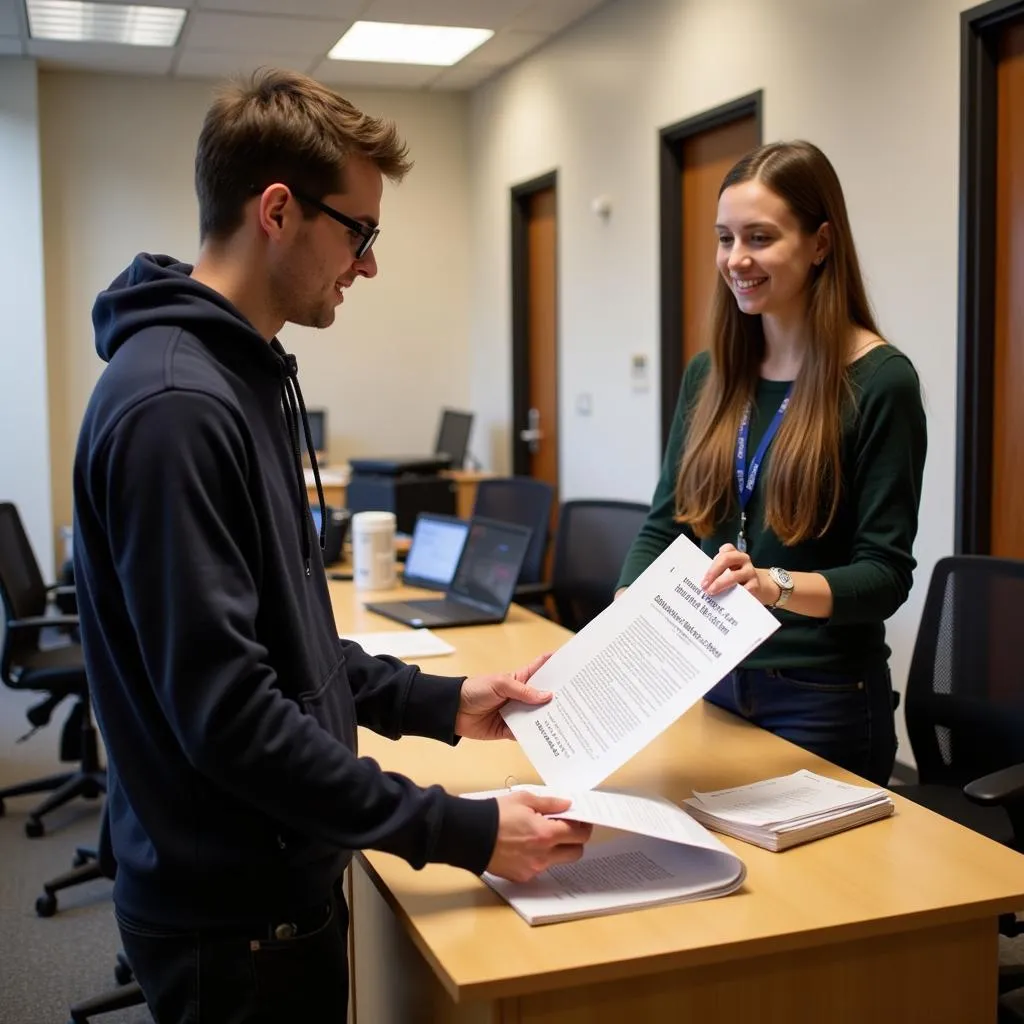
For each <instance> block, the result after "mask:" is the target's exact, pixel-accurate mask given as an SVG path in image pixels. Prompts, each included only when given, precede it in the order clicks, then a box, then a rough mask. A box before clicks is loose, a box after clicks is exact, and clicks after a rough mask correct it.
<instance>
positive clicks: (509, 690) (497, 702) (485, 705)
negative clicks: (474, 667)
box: [455, 654, 551, 740]
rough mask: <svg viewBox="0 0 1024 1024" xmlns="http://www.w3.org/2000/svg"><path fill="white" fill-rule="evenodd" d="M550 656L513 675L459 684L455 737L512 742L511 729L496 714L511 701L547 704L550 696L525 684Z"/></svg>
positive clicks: (473, 679)
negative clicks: (460, 694) (459, 693)
mask: <svg viewBox="0 0 1024 1024" xmlns="http://www.w3.org/2000/svg"><path fill="white" fill-rule="evenodd" d="M550 657H551V655H550V654H542V655H541V656H540V657H539V658H538V659H537V660H536V661H533V662H531V663H530V664H529V665H527V666H526V667H525V668H521V669H519V670H518V671H516V672H512V673H502V674H499V675H493V676H470V677H469V678H468V679H467V680H466V681H465V682H464V683H463V684H462V696H461V698H460V699H459V712H458V714H457V715H456V716H455V734H456V736H465V737H466V738H467V739H473V740H510V739H512V730H511V729H509V727H508V726H507V725H506V724H505V720H504V719H503V718H502V717H501V715H500V714H498V712H499V710H500V709H501V708H503V707H504V706H505V705H506V704H507V703H508V702H509V701H511V700H518V701H522V702H523V703H524V704H546V703H547V702H548V701H549V700H551V694H550V693H547V692H545V691H542V690H536V689H534V688H533V687H532V686H528V685H527V682H528V681H529V679H530V677H531V676H532V675H533V674H534V672H536V671H537V670H538V669H539V668H540V667H541V665H543V664H544V662H545V661H547V660H548V658H550Z"/></svg>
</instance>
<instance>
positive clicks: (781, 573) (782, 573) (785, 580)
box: [775, 569, 793, 587]
mask: <svg viewBox="0 0 1024 1024" xmlns="http://www.w3.org/2000/svg"><path fill="white" fill-rule="evenodd" d="M775 575H776V577H778V583H779V586H780V587H791V586H793V577H792V576H790V575H789V573H788V572H786V570H785V569H776V570H775Z"/></svg>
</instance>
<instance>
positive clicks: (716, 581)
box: [700, 544, 782, 607]
mask: <svg viewBox="0 0 1024 1024" xmlns="http://www.w3.org/2000/svg"><path fill="white" fill-rule="evenodd" d="M700 586H701V589H702V590H703V591H704V593H705V594H707V595H708V597H715V596H717V595H718V594H723V593H725V591H727V590H728V589H729V588H730V587H735V586H740V587H745V588H746V589H747V590H749V591H750V593H752V594H753V595H754V597H756V598H757V599H758V601H760V602H761V604H763V605H767V606H768V607H771V606H772V605H773V604H775V602H776V601H778V599H779V597H780V596H781V594H782V590H781V588H780V587H779V585H778V584H777V583H776V582H775V581H774V580H773V579H772V578H771V577H770V576H769V575H768V570H767V569H758V568H756V567H755V566H754V563H753V562H751V560H750V555H748V554H747V553H746V552H745V551H740V550H739V549H738V548H737V547H736V546H735V545H734V544H723V545H722V546H721V547H720V548H719V549H718V554H717V555H715V557H714V559H713V560H712V562H711V565H710V566H709V567H708V571H707V572H706V573H705V574H704V578H703V579H702V580H701V581H700Z"/></svg>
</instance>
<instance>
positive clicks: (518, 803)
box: [487, 792, 593, 882]
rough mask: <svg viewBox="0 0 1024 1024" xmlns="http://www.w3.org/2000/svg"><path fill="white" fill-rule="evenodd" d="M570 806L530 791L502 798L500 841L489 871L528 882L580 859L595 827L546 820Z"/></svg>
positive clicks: (499, 816)
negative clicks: (559, 865) (556, 867)
mask: <svg viewBox="0 0 1024 1024" xmlns="http://www.w3.org/2000/svg"><path fill="white" fill-rule="evenodd" d="M570 804H571V801H569V800H562V799H561V798H558V797H553V796H535V795H534V794H533V793H528V792H519V793H510V794H509V795H508V796H501V797H498V841H497V843H495V845H494V853H493V855H492V856H491V860H490V863H489V864H488V865H487V870H488V871H489V872H490V873H491V874H492V875H497V876H498V877H499V878H507V879H508V880H509V881H510V882H528V881H529V880H530V879H531V878H533V877H534V876H536V875H539V874H540V873H541V872H542V871H547V869H548V868H549V867H551V866H552V865H554V864H571V863H572V862H574V861H577V860H579V859H580V857H582V856H583V844H584V843H585V842H586V841H587V840H588V839H589V838H590V835H591V833H592V832H593V826H591V825H584V824H581V823H580V822H578V821H565V820H563V819H561V818H545V817H544V815H545V814H557V813H559V812H560V811H567V810H568V809H569V806H570Z"/></svg>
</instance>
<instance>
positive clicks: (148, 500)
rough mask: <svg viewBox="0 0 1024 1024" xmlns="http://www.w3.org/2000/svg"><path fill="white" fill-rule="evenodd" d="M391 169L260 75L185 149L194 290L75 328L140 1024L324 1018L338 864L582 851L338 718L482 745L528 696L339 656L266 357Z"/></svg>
mask: <svg viewBox="0 0 1024 1024" xmlns="http://www.w3.org/2000/svg"><path fill="white" fill-rule="evenodd" d="M409 166H410V165H409V162H408V160H407V157H406V149H405V146H404V145H403V143H402V142H401V140H400V139H399V138H398V136H397V134H396V132H395V128H394V126H393V125H391V124H390V123H388V122H385V121H381V120H379V119H376V118H371V117H368V116H366V115H364V114H362V113H360V112H359V111H358V110H356V109H355V108H354V107H352V106H351V104H349V103H347V102H346V101H345V100H343V99H341V98H340V97H338V96H337V95H336V94H334V93H333V92H330V91H329V90H327V89H325V88H323V87H322V86H320V85H319V84H318V83H316V82H314V81H312V80H310V79H308V78H305V77H303V76H301V75H294V74H290V73H286V72H280V71H269V72H263V73H261V74H258V75H257V76H254V78H253V80H252V81H251V82H249V83H247V84H245V85H235V86H232V87H230V88H228V89H226V90H225V91H223V92H222V94H221V95H220V96H219V98H218V99H217V100H216V102H215V103H214V104H213V106H212V107H211V109H210V110H209V112H208V114H207V116H206V120H205V122H204V125H203V128H202V133H201V135H200V139H199V146H198V152H197V156H196V190H197V193H198V197H199V210H200V238H201V251H200V256H199V261H198V263H197V264H196V266H195V267H194V268H193V267H190V266H187V265H186V264H183V263H179V262H177V261H175V260H172V259H170V258H168V257H165V256H149V255H140V256H138V257H136V259H135V261H134V262H133V263H132V264H131V266H130V267H129V268H128V269H127V270H126V271H125V272H124V273H123V274H122V275H121V276H120V277H118V278H117V280H116V281H114V283H113V284H112V285H111V286H110V288H109V289H108V290H107V291H105V292H103V293H102V294H101V295H100V296H99V297H98V298H97V300H96V305H95V308H94V310H93V321H94V324H95V328H96V347H97V351H98V352H99V354H100V356H101V358H102V359H104V360H105V361H106V362H107V363H108V364H109V365H108V366H107V367H106V369H105V370H104V372H103V375H102V377H101V378H100V381H99V383H98V384H97V386H96V389H95V391H94V393H93V395H92V399H91V401H90V403H89V407H88V409H87V411H86V414H85V419H84V422H83V424H82V430H81V436H80V439H79V445H78V451H77V454H76V458H75V471H74V495H75V508H76V530H75V545H74V550H75V568H76V574H77V577H76V578H77V585H78V600H79V608H80V614H81V624H82V639H83V644H84V648H85V658H86V667H87V670H88V675H89V681H90V685H91V687H92V691H93V697H94V701H95V706H96V715H97V719H98V722H99V725H100V728H101V730H102V732H103V737H104V740H105V742H106V746H107V751H108V756H109V768H110V779H109V796H108V803H107V814H108V820H109V834H110V842H111V848H112V853H113V856H114V858H115V859H116V863H117V877H116V883H115V888H114V902H115V905H116V911H117V918H118V924H119V927H120V931H121V936H122V940H123V942H124V946H125V951H126V953H127V955H128V959H129V961H130V962H131V964H132V967H133V968H134V970H135V973H136V976H137V977H138V980H139V982H140V984H141V986H142V989H143V992H144V993H145V995H146V999H147V1001H148V1003H149V1005H150V1009H151V1010H152V1012H153V1014H154V1016H155V1018H156V1020H157V1021H158V1022H159V1024H165V1022H174V1024H178V1022H186V1021H187V1022H198V1021H204V1022H205V1021H210V1022H216V1024H234V1022H242V1021H260V1022H278V1021H282V1022H283V1021H288V1022H297V1021H302V1022H312V1021H337V1022H341V1021H343V1020H344V1019H345V1008H346V1002H347V993H348V982H347V967H346V940H345V933H346V928H347V920H348V918H347V909H346V907H345V903H344V899H343V897H342V894H341V892H340V886H339V880H340V877H341V875H342V872H343V870H344V868H345V866H346V864H347V862H348V860H349V858H350V856H351V851H353V850H359V849H364V848H369V849H375V850H386V851H388V852H390V853H394V854H397V855H398V856H401V857H404V858H405V859H406V860H408V861H409V863H411V864H412V865H414V866H415V867H421V866H422V865H424V864H427V863H430V862H439V863H447V864H454V865H457V866H459V867H463V868H466V869H467V870H469V871H473V872H477V873H479V872H481V871H483V870H484V869H488V870H490V871H492V872H494V873H496V874H498V875H502V876H504V877H506V878H511V879H516V880H523V879H527V878H529V877H532V876H533V875H534V874H537V873H538V872H540V871H543V870H544V869H546V868H547V867H549V866H551V865H553V864H558V863H564V862H569V861H572V860H575V859H577V858H578V857H579V856H580V855H581V853H582V844H583V843H584V842H585V841H586V839H587V838H588V836H589V829H588V828H587V827H586V826H582V825H578V824H575V823H570V822H566V821H561V820H552V819H550V818H548V817H546V816H545V815H547V814H550V813H552V812H554V811H560V810H564V809H566V808H567V807H568V802H567V801H555V800H542V799H538V798H535V797H531V796H527V795H523V794H517V795H510V796H506V797H502V798H501V799H499V800H479V801H478V800H466V799H460V798H457V797H453V796H450V795H448V794H447V793H445V792H444V791H443V790H442V789H440V788H439V787H432V788H429V789H421V788H420V787H418V786H416V785H414V784H413V783H412V782H411V781H410V780H408V779H406V778H403V777H402V776H399V775H396V774H393V773H389V772H384V771H382V770H381V769H380V767H379V766H378V765H377V764H376V763H375V762H373V761H371V760H369V759H365V758H362V759H361V758H359V757H358V756H357V754H356V726H357V724H359V725H365V726H368V727H369V728H372V729H374V730H376V731H377V732H380V733H382V734H384V735H386V736H390V737H395V738H397V737H399V736H401V735H402V734H405V733H410V734H418V735H423V736H431V737H434V738H436V739H438V740H442V741H444V742H448V743H455V742H457V741H458V737H460V736H468V737H473V738H478V739H497V738H502V737H507V736H508V735H509V733H508V731H507V729H506V728H505V726H504V723H503V721H502V719H501V717H500V715H499V714H498V710H499V708H500V707H501V706H502V705H503V704H505V703H506V702H507V701H508V700H519V701H525V702H528V703H540V702H542V701H543V700H545V699H547V697H548V696H549V695H546V694H542V693H540V692H539V691H537V690H536V689H534V688H533V687H531V686H529V685H528V682H527V681H528V680H529V678H530V676H531V675H532V674H533V672H535V671H536V670H537V668H538V667H539V666H540V665H541V664H542V662H543V659H538V660H537V661H535V662H534V663H533V664H532V665H529V666H528V667H526V668H524V669H521V670H520V671H518V672H516V673H513V674H507V675H506V674H498V675H493V676H485V677H475V678H469V679H453V678H447V677H442V676H429V675H425V674H424V673H421V672H420V671H419V670H418V669H417V668H415V667H412V666H407V665H404V664H402V663H401V662H400V661H397V660H395V659H392V658H375V657H370V656H369V655H367V654H366V653H365V652H364V651H363V650H362V649H361V648H360V647H359V646H358V645H356V644H354V643H350V642H346V641H344V640H339V639H338V636H337V630H336V628H335V624H334V617H333V614H332V610H331V603H330V599H329V596H328V590H327V583H326V579H325V574H324V570H323V565H322V562H321V559H320V555H319V548H318V544H317V537H316V534H315V532H314V527H313V521H312V517H311V516H310V513H309V508H308V504H307V500H306V490H305V486H304V480H303V472H302V465H301V461H300V454H299V453H300V432H301V433H302V434H304V435H305V437H306V439H307V447H308V448H309V450H310V451H312V449H313V445H312V444H311V443H308V425H307V423H306V419H305V412H304V407H303V402H302V393H301V391H300V390H299V385H298V378H297V368H296V362H295V359H294V357H292V356H290V355H288V354H287V353H286V352H285V351H284V349H283V348H282V346H281V344H280V343H279V342H278V340H277V339H276V337H275V336H276V334H277V332H278V331H279V330H280V328H281V327H282V325H283V324H284V323H285V322H292V323H296V324H302V325H305V326H310V327H326V326H328V325H329V324H331V323H332V322H333V320H334V315H335V310H336V308H337V306H338V305H339V304H340V303H341V302H343V301H344V290H345V289H346V288H348V287H350V286H351V285H352V283H353V282H354V281H355V280H356V279H357V278H359V277H365V278H372V277H373V276H374V275H375V274H376V272H377V265H376V261H375V258H374V253H373V249H372V246H373V243H374V241H375V239H376V237H377V233H378V227H377V223H378V218H379V215H380V200H381V193H382V175H385V176H387V177H388V178H390V179H392V180H395V181H398V180H400V179H401V178H402V177H403V176H404V175H405V173H406V172H407V171H408V170H409ZM317 479H318V486H319V477H318V478H317Z"/></svg>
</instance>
